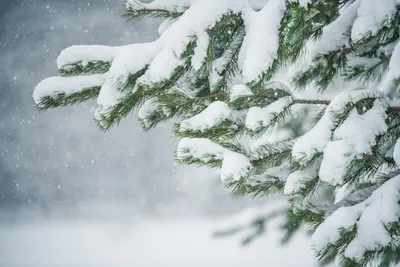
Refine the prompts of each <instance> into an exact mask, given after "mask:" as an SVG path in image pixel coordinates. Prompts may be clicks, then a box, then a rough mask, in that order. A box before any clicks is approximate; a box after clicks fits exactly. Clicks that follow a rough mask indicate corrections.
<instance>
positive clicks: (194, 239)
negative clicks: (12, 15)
mask: <svg viewBox="0 0 400 267" xmlns="http://www.w3.org/2000/svg"><path fill="white" fill-rule="evenodd" d="M127 212H130V210H127ZM252 215H255V214H254V213H251V212H243V213H242V214H240V217H239V216H238V219H241V222H242V221H243V220H244V219H250V218H252ZM236 221H238V220H237V219H236ZM236 221H235V220H233V219H231V218H228V217H223V218H214V219H209V218H202V219H197V220H194V219H188V218H184V219H168V218H163V219H160V218H156V219H145V220H142V221H140V222H138V223H136V222H135V223H128V222H125V223H124V222H111V223H110V222H103V221H94V220H93V221H91V220H90V221H51V222H41V223H34V224H13V225H0V247H1V249H0V266H2V267H6V266H14V267H50V266H57V267H72V266H73V267H89V266H93V267H94V266H101V267H115V266H118V267H128V266H130V267H132V266H136V267H161V266H165V267H188V266H193V267H204V266H210V267H212V266H221V267H228V266H229V267H242V266H252V267H265V266H268V265H271V266H277V267H299V266H309V267H317V266H318V265H317V263H316V260H315V259H314V257H313V253H312V250H311V249H310V240H309V239H308V238H307V237H306V236H305V235H301V234H299V235H296V236H295V237H294V238H293V241H292V242H291V243H289V244H288V245H287V246H284V247H283V246H282V247H281V246H279V243H278V242H279V239H280V238H281V234H280V231H279V230H278V229H279V225H278V223H279V221H272V222H271V223H270V224H269V225H268V232H267V234H266V235H265V236H264V237H262V238H259V239H256V240H255V241H254V242H253V243H252V244H251V245H250V247H242V246H241V245H240V238H241V237H240V236H233V237H226V238H222V239H215V238H213V236H212V233H213V232H214V231H215V230H216V229H217V226H218V225H219V224H220V225H223V226H224V227H226V226H227V225H228V226H231V225H234V224H235V223H236ZM223 223H224V224H223ZM265 251H268V253H265ZM288 255H290V257H288Z"/></svg>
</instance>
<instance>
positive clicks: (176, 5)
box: [126, 0, 198, 12]
mask: <svg viewBox="0 0 400 267" xmlns="http://www.w3.org/2000/svg"><path fill="white" fill-rule="evenodd" d="M195 1H198V0H154V1H151V2H150V3H143V2H142V1H139V0H127V1H126V8H127V9H128V10H141V9H144V8H146V9H164V10H168V11H173V12H184V11H185V10H186V9H187V8H188V7H189V6H190V5H192V4H193V3H194V2H195Z"/></svg>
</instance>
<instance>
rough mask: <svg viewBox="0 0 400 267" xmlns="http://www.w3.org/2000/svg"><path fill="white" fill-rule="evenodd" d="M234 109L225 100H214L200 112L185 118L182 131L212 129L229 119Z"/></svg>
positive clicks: (181, 127)
mask: <svg viewBox="0 0 400 267" xmlns="http://www.w3.org/2000/svg"><path fill="white" fill-rule="evenodd" d="M232 115H233V111H232V110H231V109H230V108H229V107H228V105H227V104H226V103H225V102H222V101H214V102H212V103H211V104H210V105H208V107H207V108H205V109H204V110H203V111H202V112H200V113H199V114H197V115H195V116H193V117H191V118H189V119H186V120H183V121H182V122H181V125H180V129H179V130H180V131H204V130H207V129H210V128H212V127H214V126H216V125H218V124H220V123H221V122H223V121H225V120H229V119H230V118H231V117H232Z"/></svg>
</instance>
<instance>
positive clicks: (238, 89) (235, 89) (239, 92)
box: [229, 84, 253, 102]
mask: <svg viewBox="0 0 400 267" xmlns="http://www.w3.org/2000/svg"><path fill="white" fill-rule="evenodd" d="M251 95H253V92H252V91H251V90H250V88H249V87H247V86H246V85H244V84H235V85H233V86H232V87H231V90H230V95H229V98H230V101H231V102H232V101H235V100H236V99H238V98H240V97H244V96H251Z"/></svg>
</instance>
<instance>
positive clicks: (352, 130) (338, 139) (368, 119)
mask: <svg viewBox="0 0 400 267" xmlns="http://www.w3.org/2000/svg"><path fill="white" fill-rule="evenodd" d="M386 117H387V116H386V105H385V104H384V103H383V102H382V101H381V100H379V99H377V100H375V102H374V106H373V108H371V109H370V110H368V111H367V112H365V113H364V114H363V115H359V114H358V113H357V111H355V110H353V111H352V112H351V113H350V114H349V116H348V117H347V119H346V120H345V121H344V123H343V124H342V125H340V126H339V127H338V128H337V129H336V131H335V132H334V134H333V141H330V142H328V143H327V144H326V147H325V148H324V150H323V152H324V156H323V160H322V162H321V167H320V170H319V177H320V179H321V180H322V181H324V182H329V183H331V184H333V185H337V184H340V183H341V182H342V178H343V175H344V173H345V170H346V168H347V166H348V164H349V163H350V162H351V161H352V160H353V159H355V158H361V157H362V156H363V155H364V154H369V153H371V147H372V146H373V145H375V143H376V142H375V138H376V136H377V135H379V134H383V133H385V132H386V130H387V125H386V123H385V119H386Z"/></svg>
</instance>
